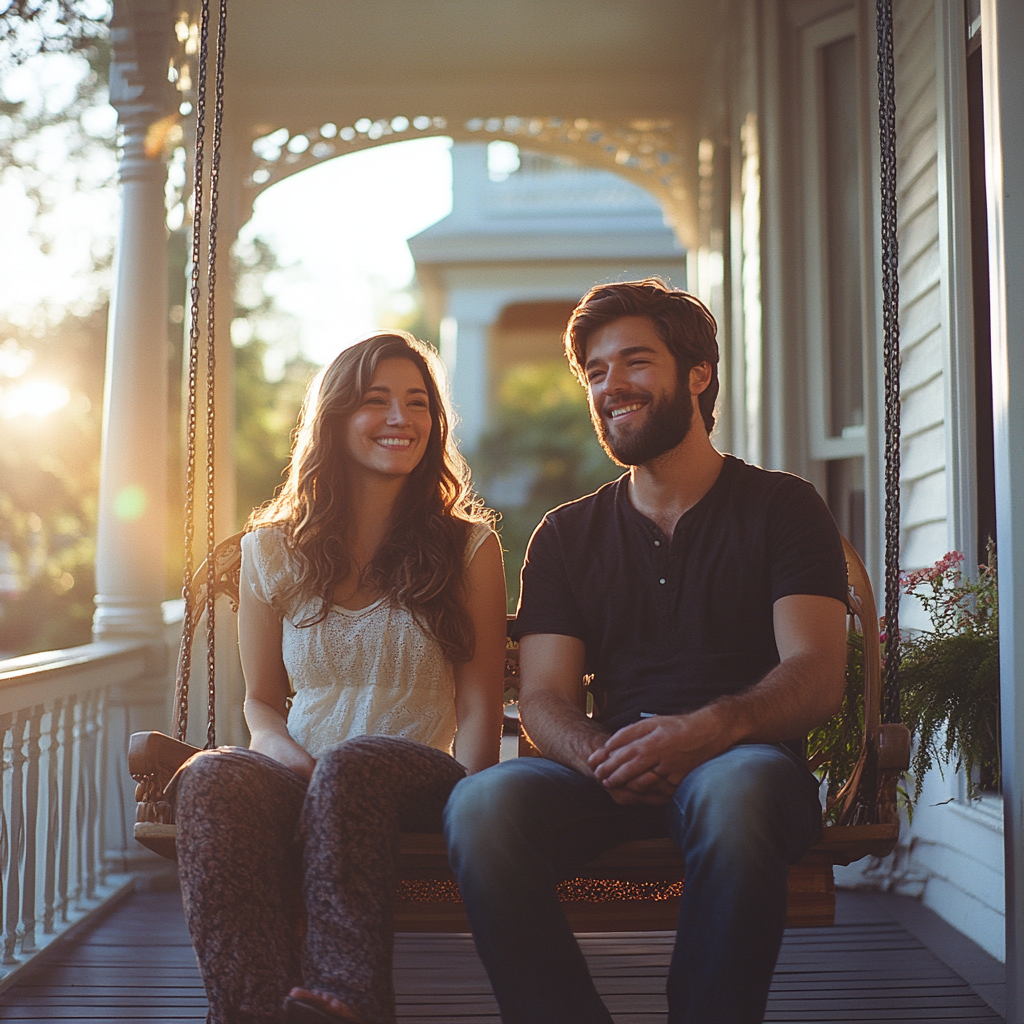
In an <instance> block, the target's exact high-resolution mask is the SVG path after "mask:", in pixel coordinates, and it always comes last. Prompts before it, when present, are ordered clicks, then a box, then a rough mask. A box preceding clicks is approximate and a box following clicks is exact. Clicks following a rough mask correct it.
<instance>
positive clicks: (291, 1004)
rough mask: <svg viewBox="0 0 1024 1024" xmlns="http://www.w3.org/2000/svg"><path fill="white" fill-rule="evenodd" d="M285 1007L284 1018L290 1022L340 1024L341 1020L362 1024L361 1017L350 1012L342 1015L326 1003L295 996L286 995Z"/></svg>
mask: <svg viewBox="0 0 1024 1024" xmlns="http://www.w3.org/2000/svg"><path fill="white" fill-rule="evenodd" d="M283 1009H284V1019H285V1020H286V1021H288V1024H338V1022H339V1021H341V1022H344V1021H350V1022H351V1024H360V1018H359V1017H356V1016H355V1015H354V1014H351V1013H348V1014H345V1015H344V1016H342V1015H341V1014H340V1013H336V1012H335V1011H334V1010H331V1009H330V1008H329V1007H328V1006H327V1005H326V1004H324V1003H321V1002H319V1001H318V1002H311V1001H310V1000H308V999H298V998H296V997H295V996H286V997H285V1001H284V1004H283Z"/></svg>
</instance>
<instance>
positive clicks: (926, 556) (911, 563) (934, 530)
mask: <svg viewBox="0 0 1024 1024" xmlns="http://www.w3.org/2000/svg"><path fill="white" fill-rule="evenodd" d="M901 547H902V554H901V556H900V565H901V566H903V567H904V568H906V569H915V568H920V567H921V566H925V565H933V564H934V563H935V562H937V561H938V560H939V559H940V558H941V557H942V556H943V555H944V554H945V553H946V551H947V550H948V547H949V545H948V541H947V533H946V523H945V520H942V521H939V522H934V523H924V524H922V525H920V526H915V527H914V528H913V529H910V530H904V532H903V543H902V545H901ZM901 624H902V622H901Z"/></svg>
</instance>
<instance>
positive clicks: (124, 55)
mask: <svg viewBox="0 0 1024 1024" xmlns="http://www.w3.org/2000/svg"><path fill="white" fill-rule="evenodd" d="M110 39H111V43H112V44H113V55H112V59H111V64H110V105H111V106H112V107H113V108H114V109H115V110H116V111H117V121H118V126H119V127H120V129H121V132H122V140H121V161H120V165H119V167H118V177H119V178H120V180H121V181H122V182H126V181H138V180H154V181H159V182H161V183H162V182H163V180H164V178H165V176H166V169H165V156H164V137H165V132H164V131H161V130H160V122H164V121H166V119H168V118H173V117H175V116H176V115H177V99H178V97H177V93H176V91H175V89H174V86H173V85H172V84H171V83H170V81H168V78H167V69H168V65H169V63H170V58H171V48H172V45H173V42H174V8H173V7H172V5H171V3H170V0H115V3H114V17H113V20H112V21H111V23H110Z"/></svg>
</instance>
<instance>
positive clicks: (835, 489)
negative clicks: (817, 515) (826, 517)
mask: <svg viewBox="0 0 1024 1024" xmlns="http://www.w3.org/2000/svg"><path fill="white" fill-rule="evenodd" d="M826 489H827V493H826V497H825V500H826V502H827V504H828V507H829V510H830V511H831V513H832V516H833V518H834V519H835V521H836V526H838V527H839V532H840V533H841V534H842V535H843V536H844V537H845V538H846V539H847V540H848V541H849V542H850V543H851V544H852V545H853V546H854V547H855V548H856V549H857V554H858V555H860V557H861V558H864V557H865V552H864V460H863V459H859V458H858V459H836V460H835V461H833V462H829V463H828V476H827V479H826Z"/></svg>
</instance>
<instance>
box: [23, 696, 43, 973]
mask: <svg viewBox="0 0 1024 1024" xmlns="http://www.w3.org/2000/svg"><path fill="white" fill-rule="evenodd" d="M42 718H43V706H42V704H37V705H36V706H35V707H34V708H32V710H31V711H30V712H29V717H28V735H27V737H26V740H25V760H26V767H25V862H24V878H23V885H22V891H21V927H22V933H23V934H22V939H21V950H22V952H23V953H31V952H33V951H34V950H35V948H36V897H37V896H38V893H37V891H36V889H37V887H36V858H37V857H38V855H39V848H38V845H37V840H38V837H37V835H36V822H37V821H38V816H39V734H40V728H41V726H42Z"/></svg>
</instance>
